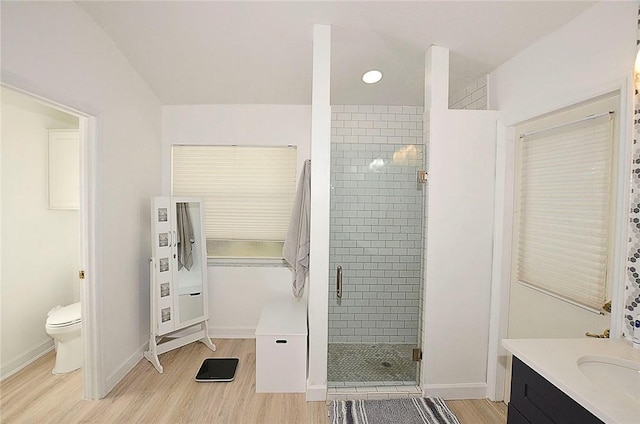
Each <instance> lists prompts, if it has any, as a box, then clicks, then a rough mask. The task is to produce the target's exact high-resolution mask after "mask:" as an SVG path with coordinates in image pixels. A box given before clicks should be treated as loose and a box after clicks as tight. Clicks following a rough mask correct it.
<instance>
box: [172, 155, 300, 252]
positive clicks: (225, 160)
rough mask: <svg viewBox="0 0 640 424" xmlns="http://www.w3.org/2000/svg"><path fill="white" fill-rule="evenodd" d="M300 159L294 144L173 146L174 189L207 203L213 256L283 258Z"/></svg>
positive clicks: (177, 192) (206, 219) (210, 249)
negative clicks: (297, 159)
mask: <svg viewBox="0 0 640 424" xmlns="http://www.w3.org/2000/svg"><path fill="white" fill-rule="evenodd" d="M296 156H297V155H296V148H295V147H291V146H290V147H286V146H283V147H254V146H182V145H181V146H178V145H176V146H173V149H172V158H171V162H172V171H171V191H172V194H173V195H175V196H197V197H203V198H204V199H205V221H206V223H205V228H206V234H207V252H208V255H209V256H214V257H278V258H281V257H282V247H283V243H284V239H285V237H286V234H287V229H288V226H289V217H290V215H291V210H292V207H293V201H294V198H295V190H296Z"/></svg>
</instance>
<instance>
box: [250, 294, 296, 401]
mask: <svg viewBox="0 0 640 424" xmlns="http://www.w3.org/2000/svg"><path fill="white" fill-rule="evenodd" d="M306 388H307V309H306V302H305V300H304V299H303V300H301V301H298V300H296V299H295V298H294V297H293V296H291V297H282V298H276V299H272V300H270V301H269V302H267V303H266V304H265V305H264V307H263V308H262V313H261V314H260V320H259V321H258V326H257V327H256V392H258V393H303V392H305V391H306Z"/></svg>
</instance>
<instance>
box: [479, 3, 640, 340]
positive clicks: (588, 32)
mask: <svg viewBox="0 0 640 424" xmlns="http://www.w3.org/2000/svg"><path fill="white" fill-rule="evenodd" d="M637 8H638V4H637V2H601V3H598V4H596V5H595V6H594V7H592V8H591V9H588V10H587V11H586V12H585V13H583V14H582V15H580V16H578V17H577V18H576V19H574V20H573V21H571V22H570V23H568V24H567V25H565V26H564V27H562V28H560V29H559V30H558V31H556V32H555V33H553V34H551V35H549V36H547V37H546V38H544V39H543V40H541V41H539V42H538V43H536V44H534V45H532V46H531V47H529V48H528V49H526V50H524V51H522V52H521V53H519V54H518V55H517V56H516V57H514V58H513V59H511V60H510V61H508V62H506V63H505V64H504V65H502V66H501V67H499V68H498V69H497V70H496V71H494V72H493V73H491V74H490V76H489V79H490V88H491V90H490V96H489V98H490V107H493V108H498V109H499V110H500V115H501V117H502V121H503V122H504V123H505V124H506V125H507V126H509V125H515V124H517V123H519V122H522V121H524V120H528V119H531V118H535V117H537V116H539V115H541V114H544V113H548V112H551V111H554V110H557V109H560V108H562V107H565V106H569V105H572V104H575V103H577V102H581V101H586V100H589V99H590V98H592V97H594V96H597V95H602V94H604V93H606V92H607V91H611V90H615V89H622V93H621V95H622V99H623V101H624V99H625V98H627V97H628V96H627V94H628V93H626V92H625V91H626V90H627V89H628V86H627V85H626V81H625V79H627V78H628V77H629V76H630V75H631V72H632V67H633V62H634V59H635V53H636V50H635V49H636V46H635V42H634V40H635V38H636V30H637V22H636V16H637V12H638V9H637ZM551 70H552V71H551ZM525 82H526V83H525ZM623 106H624V105H623ZM619 118H620V123H621V127H620V128H621V133H620V136H621V137H622V138H623V140H625V141H624V143H623V145H624V144H627V146H626V148H627V149H628V144H629V143H630V138H625V135H627V136H628V134H629V133H628V132H627V131H626V127H627V126H628V125H629V117H628V116H627V114H626V112H625V109H624V108H623V109H622V110H621V111H620V116H619ZM512 142H513V141H512V140H506V143H512ZM509 166H512V164H511V165H509ZM625 184H626V183H625ZM627 190H628V186H627ZM623 191H624V190H623ZM506 196H507V200H508V201H507V203H510V202H511V200H510V196H511V193H506ZM622 196H625V194H624V193H622ZM626 196H628V191H627V194H626ZM619 201H623V202H624V200H619ZM624 209H626V207H624ZM625 219H626V218H625ZM506 231H507V232H511V229H510V228H507V229H506ZM622 238H623V239H626V235H623V236H622ZM509 253H510V249H506V251H505V255H506V256H505V257H504V258H503V260H504V261H505V262H508V261H510V256H509ZM621 254H622V255H625V254H626V252H622V253H621ZM619 255H620V253H619ZM614 272H615V271H614ZM617 272H624V270H623V269H622V270H617ZM623 278H624V274H621V275H618V278H615V279H614V281H617V282H618V284H623V283H622V281H623ZM505 283H506V284H508V282H505ZM516 290H518V291H517V292H516V293H514V296H513V298H514V300H515V301H517V302H519V303H518V304H514V305H512V307H515V308H524V307H525V304H528V305H529V307H531V302H529V301H526V300H525V301H524V302H523V301H522V299H521V296H519V295H520V294H522V293H521V292H522V291H526V292H527V293H526V294H528V295H529V296H530V297H533V298H538V297H540V295H539V294H538V293H530V292H531V291H530V290H528V289H524V288H518V287H516ZM614 295H615V291H614ZM547 303H548V302H547ZM554 303H555V304H557V303H558V302H556V301H554ZM558 307H559V308H562V309H565V308H566V306H564V305H561V306H558ZM571 308H572V307H571ZM591 321H593V322H590V324H591V325H592V326H593V329H594V331H598V330H601V328H600V327H601V325H599V324H598V323H597V321H598V320H595V321H594V320H591ZM541 325H544V322H543V323H542V324H541ZM521 327H522V325H517V326H516V328H514V330H516V333H517V334H518V336H519V337H522V336H523V334H522V328H521ZM530 330H531V332H532V335H534V334H535V335H536V336H540V335H541V334H543V333H544V332H545V329H542V328H537V329H533V328H530ZM546 331H547V333H548V334H549V335H552V334H558V332H557V331H555V332H552V333H550V332H549V331H552V330H549V329H547V330H546ZM582 332H583V331H582ZM516 333H514V334H516ZM565 333H566V331H565ZM509 334H510V335H511V334H512V331H511V329H510V330H509Z"/></svg>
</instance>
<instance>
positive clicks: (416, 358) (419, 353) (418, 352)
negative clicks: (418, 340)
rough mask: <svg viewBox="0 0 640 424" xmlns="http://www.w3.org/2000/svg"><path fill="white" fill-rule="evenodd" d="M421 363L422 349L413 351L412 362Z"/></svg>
mask: <svg viewBox="0 0 640 424" xmlns="http://www.w3.org/2000/svg"><path fill="white" fill-rule="evenodd" d="M420 361H422V349H413V362H420Z"/></svg>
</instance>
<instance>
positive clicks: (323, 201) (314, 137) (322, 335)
mask: <svg viewBox="0 0 640 424" xmlns="http://www.w3.org/2000/svg"><path fill="white" fill-rule="evenodd" d="M330 88H331V26H329V25H314V27H313V88H312V94H311V108H312V109H311V193H312V194H311V211H312V212H311V254H310V257H309V307H308V319H309V368H308V378H307V400H308V401H320V400H324V399H325V398H326V393H327V343H328V314H329V306H328V302H329V298H328V290H329V198H330V196H329V189H330V170H331V169H330V166H331V104H330Z"/></svg>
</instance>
